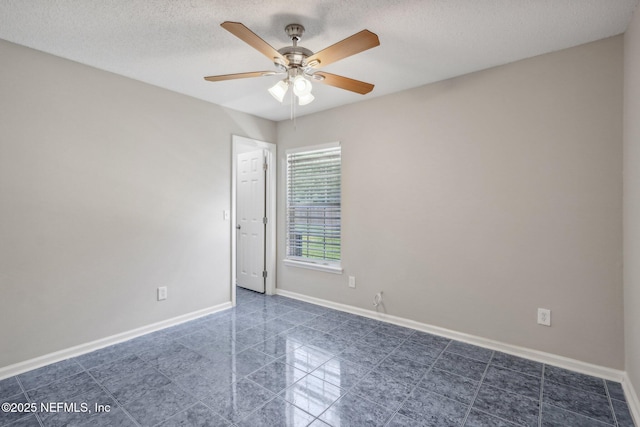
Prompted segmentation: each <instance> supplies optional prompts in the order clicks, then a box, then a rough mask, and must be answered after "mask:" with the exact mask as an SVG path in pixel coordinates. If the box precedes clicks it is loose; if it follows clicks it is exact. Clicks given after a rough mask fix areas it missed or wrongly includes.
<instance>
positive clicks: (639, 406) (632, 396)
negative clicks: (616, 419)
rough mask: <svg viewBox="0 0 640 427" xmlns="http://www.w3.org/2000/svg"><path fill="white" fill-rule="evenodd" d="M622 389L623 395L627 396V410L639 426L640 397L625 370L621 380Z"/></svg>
mask: <svg viewBox="0 0 640 427" xmlns="http://www.w3.org/2000/svg"><path fill="white" fill-rule="evenodd" d="M622 389H623V390H624V396H625V397H626V398H627V405H628V406H629V412H631V416H632V417H633V421H634V422H635V423H636V425H637V426H640V399H638V394H637V393H636V390H635V388H633V384H631V379H630V378H629V375H627V373H626V372H625V374H624V381H622Z"/></svg>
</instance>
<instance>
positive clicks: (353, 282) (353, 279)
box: [349, 276, 356, 288]
mask: <svg viewBox="0 0 640 427" xmlns="http://www.w3.org/2000/svg"><path fill="white" fill-rule="evenodd" d="M349 287H350V288H355V287H356V276H349Z"/></svg>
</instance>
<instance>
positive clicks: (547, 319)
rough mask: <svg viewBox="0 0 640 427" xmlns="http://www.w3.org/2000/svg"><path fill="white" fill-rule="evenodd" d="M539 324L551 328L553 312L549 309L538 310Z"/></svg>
mask: <svg viewBox="0 0 640 427" xmlns="http://www.w3.org/2000/svg"><path fill="white" fill-rule="evenodd" d="M538 324H539V325H544V326H551V310H549V309H547V308H539V309H538Z"/></svg>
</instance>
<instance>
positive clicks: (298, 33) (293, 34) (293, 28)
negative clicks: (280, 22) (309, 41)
mask: <svg viewBox="0 0 640 427" xmlns="http://www.w3.org/2000/svg"><path fill="white" fill-rule="evenodd" d="M284 31H285V33H287V36H289V38H290V39H291V41H292V42H293V44H294V46H295V44H296V43H297V42H299V41H300V39H301V38H302V34H304V27H303V26H302V25H300V24H289V25H287V26H286V27H284Z"/></svg>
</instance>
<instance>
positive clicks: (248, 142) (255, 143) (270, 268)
mask: <svg viewBox="0 0 640 427" xmlns="http://www.w3.org/2000/svg"><path fill="white" fill-rule="evenodd" d="M243 148H246V149H254V150H255V149H257V148H262V149H264V150H265V154H266V162H267V165H268V166H267V174H266V176H265V187H266V191H267V194H265V202H266V211H267V218H268V220H267V226H266V229H265V236H264V237H265V260H266V265H265V269H266V271H267V278H266V280H265V284H264V290H265V294H266V295H273V294H275V291H276V178H277V177H276V159H277V157H276V144H272V143H270V142H265V141H259V140H257V139H253V138H247V137H244V136H239V135H232V137H231V283H230V288H231V304H232V305H233V306H235V305H236V280H237V278H236V257H237V254H236V250H237V242H236V240H237V233H236V225H237V224H236V222H237V221H236V213H237V206H236V204H237V200H236V198H237V195H236V190H237V179H238V177H237V173H238V171H237V169H238V166H237V161H238V154H239V153H241V152H243V151H245V150H243Z"/></svg>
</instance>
